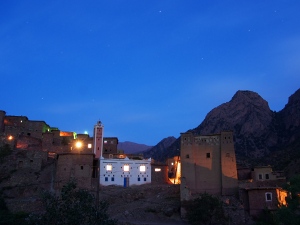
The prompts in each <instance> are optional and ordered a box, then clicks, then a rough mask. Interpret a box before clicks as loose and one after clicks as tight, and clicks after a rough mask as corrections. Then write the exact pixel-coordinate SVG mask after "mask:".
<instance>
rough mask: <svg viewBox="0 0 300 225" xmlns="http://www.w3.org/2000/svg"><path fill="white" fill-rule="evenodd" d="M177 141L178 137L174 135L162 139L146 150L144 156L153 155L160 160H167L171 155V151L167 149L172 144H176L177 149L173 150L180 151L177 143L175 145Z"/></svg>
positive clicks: (152, 156)
mask: <svg viewBox="0 0 300 225" xmlns="http://www.w3.org/2000/svg"><path fill="white" fill-rule="evenodd" d="M175 141H176V138H175V137H173V136H171V137H167V138H164V139H162V140H161V141H160V142H159V143H158V144H157V145H155V146H154V147H152V148H151V149H149V150H147V151H145V152H144V158H150V157H151V158H154V159H155V160H157V161H160V162H163V161H165V160H166V159H167V158H168V156H169V152H168V151H165V149H168V148H169V147H170V146H174V147H175V148H176V149H174V150H173V151H175V152H176V151H177V152H178V153H179V148H177V145H174V142H175Z"/></svg>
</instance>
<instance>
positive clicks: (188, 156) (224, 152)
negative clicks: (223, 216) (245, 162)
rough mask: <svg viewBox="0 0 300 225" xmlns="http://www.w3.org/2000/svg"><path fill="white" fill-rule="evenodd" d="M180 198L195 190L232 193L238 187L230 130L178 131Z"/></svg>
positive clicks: (184, 198) (186, 196) (189, 196)
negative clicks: (205, 131)
mask: <svg viewBox="0 0 300 225" xmlns="http://www.w3.org/2000/svg"><path fill="white" fill-rule="evenodd" d="M180 159H181V185H180V192H181V200H189V199H190V198H191V196H192V195H194V194H197V193H204V192H206V193H209V194H214V195H234V194H236V193H237V190H238V182H237V169H236V157H235V151H234V142H233V133H232V132H231V131H228V132H221V133H220V134H215V135H195V134H193V133H191V132H187V133H182V134H181V157H180Z"/></svg>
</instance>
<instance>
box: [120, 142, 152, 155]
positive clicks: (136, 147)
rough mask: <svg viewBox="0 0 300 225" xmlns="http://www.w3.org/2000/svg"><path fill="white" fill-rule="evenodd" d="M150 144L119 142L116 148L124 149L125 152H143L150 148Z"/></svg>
mask: <svg viewBox="0 0 300 225" xmlns="http://www.w3.org/2000/svg"><path fill="white" fill-rule="evenodd" d="M151 147H152V146H148V145H144V144H137V143H134V142H130V141H125V142H119V143H118V149H122V150H124V152H125V153H127V154H134V153H139V152H144V151H146V150H148V149H150V148H151Z"/></svg>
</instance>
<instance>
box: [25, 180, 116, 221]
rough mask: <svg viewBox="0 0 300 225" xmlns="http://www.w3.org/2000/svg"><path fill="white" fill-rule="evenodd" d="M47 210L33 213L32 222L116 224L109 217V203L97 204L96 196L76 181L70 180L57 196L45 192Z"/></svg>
mask: <svg viewBox="0 0 300 225" xmlns="http://www.w3.org/2000/svg"><path fill="white" fill-rule="evenodd" d="M42 199H43V204H44V206H45V212H44V213H42V214H39V215H31V216H30V219H29V223H30V224H35V225H39V224H41V225H42V224H43V225H48V224H49V225H52V224H66V225H68V224H70V225H85V224H89V225H90V224H91V225H115V224H116V221H115V220H112V219H109V217H108V214H107V209H108V204H107V203H106V202H100V203H99V206H97V205H96V204H95V198H94V196H93V195H92V194H90V193H89V192H88V191H86V190H82V189H76V183H75V182H70V183H68V184H67V185H65V186H64V187H63V188H62V190H61V195H60V196H59V197H56V196H55V195H53V194H52V193H50V192H45V193H44V194H43V198H42Z"/></svg>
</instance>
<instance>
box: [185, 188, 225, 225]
mask: <svg viewBox="0 0 300 225" xmlns="http://www.w3.org/2000/svg"><path fill="white" fill-rule="evenodd" d="M182 207H183V208H185V210H186V212H187V213H186V218H187V220H188V221H189V223H190V224H193V225H196V224H198V225H200V224H227V223H228V218H227V217H226V216H225V213H224V210H223V204H222V202H221V201H220V200H219V199H218V198H217V197H214V196H212V195H209V194H207V193H204V194H200V196H199V197H198V198H196V199H193V200H191V201H185V202H183V203H182Z"/></svg>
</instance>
